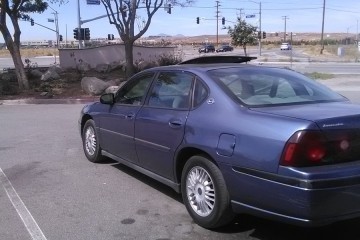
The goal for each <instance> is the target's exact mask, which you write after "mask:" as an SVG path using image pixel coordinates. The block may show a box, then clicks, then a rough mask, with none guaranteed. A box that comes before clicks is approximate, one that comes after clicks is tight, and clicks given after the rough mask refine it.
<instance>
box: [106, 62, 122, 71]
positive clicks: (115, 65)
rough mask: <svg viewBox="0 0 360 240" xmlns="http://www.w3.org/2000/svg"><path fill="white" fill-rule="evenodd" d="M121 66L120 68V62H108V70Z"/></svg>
mask: <svg viewBox="0 0 360 240" xmlns="http://www.w3.org/2000/svg"><path fill="white" fill-rule="evenodd" d="M121 68H122V64H121V63H120V62H116V61H114V62H112V63H110V65H109V71H110V72H111V71H113V70H115V69H121Z"/></svg>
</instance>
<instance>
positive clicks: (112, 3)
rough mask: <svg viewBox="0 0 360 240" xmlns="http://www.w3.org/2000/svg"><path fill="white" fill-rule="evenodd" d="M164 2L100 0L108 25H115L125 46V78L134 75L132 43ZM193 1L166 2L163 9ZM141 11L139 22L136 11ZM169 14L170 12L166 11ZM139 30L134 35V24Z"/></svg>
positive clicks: (149, 0) (144, 30)
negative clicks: (142, 14)
mask: <svg viewBox="0 0 360 240" xmlns="http://www.w3.org/2000/svg"><path fill="white" fill-rule="evenodd" d="M164 1H165V0H101V2H102V4H103V5H104V7H105V9H106V13H107V15H108V18H109V22H110V24H113V25H115V27H116V29H117V31H118V33H119V36H120V38H121V40H122V41H123V42H124V45H125V58H126V76H127V77H130V76H131V75H133V74H134V72H135V68H134V58H133V46H134V42H135V41H136V40H137V39H139V38H140V37H141V36H142V35H144V33H145V32H146V31H147V30H148V28H149V26H150V23H151V20H152V17H153V16H154V14H155V13H156V12H157V11H158V10H159V9H160V8H164V6H163V4H164ZM192 2H193V0H182V1H181V0H167V1H166V4H165V7H167V8H168V7H169V6H170V9H171V6H174V5H178V6H185V5H189V4H191V3H192ZM139 9H142V10H144V11H145V12H146V17H144V18H143V19H142V20H141V21H140V22H141V24H139V23H138V21H139V16H138V15H137V11H139ZM168 13H171V10H168ZM136 23H137V26H138V28H139V32H138V33H137V34H135V24H136Z"/></svg>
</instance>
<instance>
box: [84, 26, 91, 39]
mask: <svg viewBox="0 0 360 240" xmlns="http://www.w3.org/2000/svg"><path fill="white" fill-rule="evenodd" d="M84 40H90V29H89V28H85V38H84Z"/></svg>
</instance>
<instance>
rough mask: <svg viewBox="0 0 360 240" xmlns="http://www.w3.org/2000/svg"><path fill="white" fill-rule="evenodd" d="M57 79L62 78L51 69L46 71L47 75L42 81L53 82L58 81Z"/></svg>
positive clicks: (42, 77) (43, 76)
mask: <svg viewBox="0 0 360 240" xmlns="http://www.w3.org/2000/svg"><path fill="white" fill-rule="evenodd" d="M57 79H60V76H59V74H57V72H56V71H55V69H53V68H49V69H48V70H47V71H46V73H44V74H43V75H42V76H41V80H42V81H51V80H57Z"/></svg>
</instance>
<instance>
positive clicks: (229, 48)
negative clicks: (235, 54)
mask: <svg viewBox="0 0 360 240" xmlns="http://www.w3.org/2000/svg"><path fill="white" fill-rule="evenodd" d="M233 50H234V48H233V47H232V46H229V45H222V46H221V47H219V48H218V49H216V52H232V51H233Z"/></svg>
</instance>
